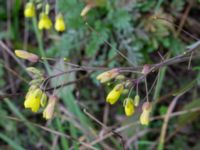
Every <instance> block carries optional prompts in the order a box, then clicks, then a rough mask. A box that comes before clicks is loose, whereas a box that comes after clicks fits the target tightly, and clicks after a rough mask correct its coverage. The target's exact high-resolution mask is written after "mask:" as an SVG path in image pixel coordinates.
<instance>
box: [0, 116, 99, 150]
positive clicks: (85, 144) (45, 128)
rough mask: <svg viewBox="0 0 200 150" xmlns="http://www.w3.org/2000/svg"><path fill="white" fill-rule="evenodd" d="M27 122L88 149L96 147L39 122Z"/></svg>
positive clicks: (12, 118) (18, 120) (93, 149)
mask: <svg viewBox="0 0 200 150" xmlns="http://www.w3.org/2000/svg"><path fill="white" fill-rule="evenodd" d="M1 117H2V118H7V119H10V120H13V121H17V122H21V123H24V122H25V121H22V120H20V119H18V118H16V117H12V116H1ZM28 123H30V124H32V125H33V126H35V127H38V128H40V129H43V130H44V131H47V132H50V133H53V134H54V135H57V136H62V137H65V138H67V139H70V140H73V141H76V142H77V143H79V144H81V145H83V146H84V147H87V148H90V149H92V150H97V148H95V147H93V146H92V145H90V144H87V143H85V142H82V141H80V140H78V139H75V138H73V137H71V136H69V135H67V134H64V133H61V132H58V131H55V130H52V129H50V128H48V127H45V126H42V125H39V124H37V123H33V122H30V121H28Z"/></svg>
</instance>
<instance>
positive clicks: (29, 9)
mask: <svg viewBox="0 0 200 150" xmlns="http://www.w3.org/2000/svg"><path fill="white" fill-rule="evenodd" d="M24 16H25V17H27V18H32V17H34V16H35V6H34V4H33V3H32V2H29V3H27V4H26V6H25V10H24Z"/></svg>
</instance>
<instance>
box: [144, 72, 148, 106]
mask: <svg viewBox="0 0 200 150" xmlns="http://www.w3.org/2000/svg"><path fill="white" fill-rule="evenodd" d="M144 81H145V89H146V97H147V102H149V92H148V85H147V77H146V76H145V79H144Z"/></svg>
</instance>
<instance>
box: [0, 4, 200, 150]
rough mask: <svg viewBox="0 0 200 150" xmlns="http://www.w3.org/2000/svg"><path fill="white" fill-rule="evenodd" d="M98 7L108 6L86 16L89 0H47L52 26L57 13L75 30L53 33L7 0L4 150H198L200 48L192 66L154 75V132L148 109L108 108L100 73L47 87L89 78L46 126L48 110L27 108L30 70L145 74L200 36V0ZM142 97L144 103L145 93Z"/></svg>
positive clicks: (1, 63) (62, 92) (1, 33)
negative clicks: (145, 120)
mask: <svg viewBox="0 0 200 150" xmlns="http://www.w3.org/2000/svg"><path fill="white" fill-rule="evenodd" d="M97 1H98V2H99V3H100V4H99V5H97V6H96V7H94V8H93V9H91V10H90V11H89V13H88V14H87V16H86V17H85V18H83V17H81V16H80V13H81V11H82V9H83V8H84V7H85V5H86V4H87V3H89V2H88V1H87V2H85V1H81V0H57V1H54V0H48V2H49V4H50V6H51V11H50V17H51V18H52V19H53V18H54V16H55V12H56V11H59V12H62V14H63V16H64V19H65V23H66V27H67V30H66V31H65V32H63V33H57V32H56V31H55V30H53V29H52V30H49V31H44V32H43V33H41V32H39V31H38V29H37V26H36V22H35V21H36V20H32V19H25V18H24V16H23V11H24V6H25V4H26V2H27V1H25V0H13V1H11V0H7V1H0V40H1V41H0V95H1V96H0V103H1V104H0V130H1V131H0V139H1V140H0V149H16V150H23V149H28V150H35V149H55V150H57V149H92V148H93V149H106V150H107V149H110V150H112V149H113V150H114V149H141V150H146V149H156V148H157V149H164V148H165V149H169V150H174V149H194V150H198V149H200V143H199V142H198V141H199V138H200V134H199V133H200V132H199V130H200V124H199V111H200V98H199V91H200V89H199V85H200V61H199V57H198V56H199V55H198V53H199V50H197V52H196V53H195V55H194V56H193V57H191V58H192V61H191V66H190V67H189V68H188V63H190V61H189V60H188V61H185V62H181V63H177V64H173V65H170V66H164V67H162V68H161V69H159V71H156V72H154V73H152V74H150V75H149V76H148V78H147V81H148V86H149V89H151V91H150V94H149V97H150V100H151V101H152V102H153V112H152V114H151V119H152V121H151V122H150V125H149V126H148V127H146V126H141V125H140V124H139V122H138V118H139V115H140V114H141V111H142V110H141V106H140V107H139V108H138V109H137V110H136V112H135V114H134V115H133V116H132V117H126V116H125V115H124V110H123V107H122V103H123V102H122V101H120V102H119V103H118V104H116V105H114V106H110V105H108V104H106V102H105V97H106V94H107V93H108V92H109V91H110V90H111V88H112V86H113V85H112V83H111V85H108V86H106V85H102V84H100V83H99V82H98V81H97V80H96V76H97V75H98V74H99V73H100V72H102V70H98V69H97V70H96V71H94V72H90V71H78V72H73V73H70V74H66V75H64V76H61V77H57V78H55V79H52V80H51V82H50V84H49V88H51V87H55V86H57V85H60V84H62V83H66V82H70V81H76V80H78V81H79V79H81V78H83V77H84V78H83V79H82V80H80V81H79V82H74V84H70V85H69V86H63V87H62V88H59V89H58V90H55V91H54V92H56V93H57V94H58V95H59V102H58V105H57V107H56V115H55V117H54V118H53V119H51V120H49V121H46V120H45V119H44V118H42V115H41V113H42V112H38V113H31V112H30V111H29V110H26V109H24V106H23V102H24V96H25V93H26V92H27V89H28V82H29V81H30V80H31V79H30V77H29V76H28V75H27V73H26V72H25V70H24V69H22V68H21V67H22V66H34V67H37V68H39V69H41V70H43V72H44V74H45V76H48V75H52V74H55V73H59V72H62V71H66V70H70V69H71V68H72V65H65V64H64V61H63V58H65V60H67V62H69V63H73V64H77V65H81V66H87V67H110V68H113V67H129V66H131V67H139V68H141V67H142V66H143V65H144V64H155V63H159V62H161V61H163V59H167V58H170V57H174V56H177V55H180V54H182V53H184V51H186V48H187V47H188V46H189V45H192V44H194V43H195V42H198V39H199V37H200V23H199V21H200V18H199V15H200V3H199V1H198V0H173V1H170V0H165V1H164V0H148V1H145V0H105V1H104V0H102V1H100V0H97ZM37 2H38V3H40V2H39V1H37ZM38 13H39V11H38ZM152 16H156V17H157V18H158V19H154V18H153V17H152ZM159 18H160V19H159ZM15 49H23V50H27V51H29V52H32V53H35V54H38V55H39V56H44V57H48V58H55V60H54V61H50V60H49V61H48V64H47V65H44V62H42V63H37V64H31V63H29V62H27V61H21V60H20V63H21V65H19V63H17V62H16V59H17V58H16V57H15V56H14V57H13V56H12V55H11V53H9V52H14V50H15ZM8 50H9V51H8ZM43 50H44V51H45V55H44V53H43ZM118 50H119V51H120V53H121V54H123V56H126V58H124V57H123V56H121V55H119V52H117V51H118ZM47 66H48V67H47ZM47 68H49V70H47ZM126 75H127V77H129V78H135V77H136V76H135V75H134V74H131V73H127V74H126ZM139 93H140V97H141V99H142V100H141V104H142V103H143V102H144V101H145V99H144V98H145V95H146V93H145V88H144V87H143V86H140V88H139ZM181 94H182V96H181V97H177V95H181ZM134 95H135V90H133V92H132V93H131V96H134ZM122 99H123V98H122Z"/></svg>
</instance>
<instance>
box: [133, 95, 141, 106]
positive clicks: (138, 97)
mask: <svg viewBox="0 0 200 150" xmlns="http://www.w3.org/2000/svg"><path fill="white" fill-rule="evenodd" d="M139 102H140V96H139V95H136V96H135V98H134V105H135V106H136V107H137V106H138V105H139Z"/></svg>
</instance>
